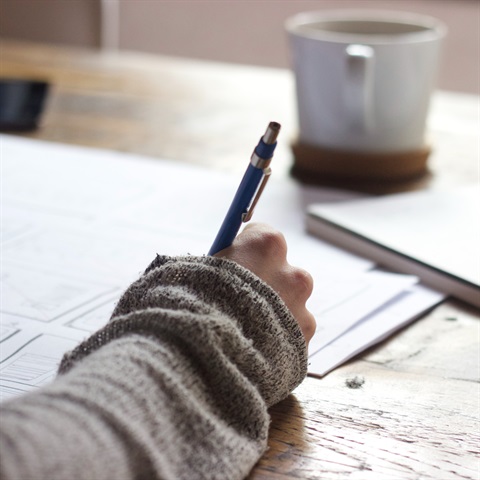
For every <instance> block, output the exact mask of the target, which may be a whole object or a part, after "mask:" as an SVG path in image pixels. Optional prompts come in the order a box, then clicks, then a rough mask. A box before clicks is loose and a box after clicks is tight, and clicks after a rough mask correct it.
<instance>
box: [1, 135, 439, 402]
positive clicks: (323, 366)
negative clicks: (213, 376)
mask: <svg viewBox="0 0 480 480" xmlns="http://www.w3.org/2000/svg"><path fill="white" fill-rule="evenodd" d="M0 149H1V151H0V153H1V162H2V206H1V208H2V211H1V215H2V224H1V244H2V266H1V279H2V287H1V288H2V291H1V294H2V303H1V328H0V342H1V345H2V348H1V352H0V394H1V396H2V398H8V397H11V396H14V395H17V394H20V393H22V392H24V391H27V390H29V389H32V388H36V387H38V386H40V385H43V384H45V383H46V382H48V381H50V380H51V379H52V378H53V377H54V375H55V372H56V368H57V365H58V362H59V361H60V359H61V356H62V354H63V353H64V352H65V351H67V350H70V349H72V348H73V347H74V346H75V345H76V344H77V343H78V342H79V341H81V340H82V339H83V338H85V337H86V336H88V335H89V334H90V333H91V332H94V331H95V330H96V329H98V328H99V327H101V326H102V325H103V324H105V323H106V322H107V321H108V318H109V315H110V313H111V311H112V309H113V307H114V304H115V302H116V301H117V300H118V298H119V296H120V295H121V293H122V291H123V290H124V289H125V288H126V287H127V286H128V285H129V283H130V282H131V281H133V280H135V279H136V278H137V277H138V275H139V274H140V273H141V272H142V271H143V270H144V269H145V267H146V266H147V265H148V264H149V263H150V261H151V260H152V259H153V258H154V257H155V254H157V253H161V254H167V255H176V254H194V255H203V254H205V253H206V252H207V251H208V249H209V247H210V244H211V242H212V241H213V238H214V236H215V235H216V232H217V229H218V228H219V226H220V224H221V222H222V220H223V216H224V215H225V212H226V210H227V208H228V206H229V204H230V201H231V199H232V198H233V195H234V193H235V191H236V188H237V186H238V183H239V181H240V179H239V178H237V177H236V176H232V175H229V174H225V173H221V172H217V171H212V170H207V169H202V168H196V167H193V166H187V165H182V164H178V163H173V162H168V161H162V160H158V159H156V160H153V159H148V158H142V157H139V156H134V155H125V154H121V153H116V152H110V151H100V150H90V149H84V148H79V147H70V146H64V145H59V144H52V143H46V142H39V141H34V140H24V139H19V138H16V137H10V136H5V135H2V136H0ZM240 161H244V162H245V166H246V164H247V162H248V159H244V160H240ZM350 198H352V196H351V195H346V194H345V193H343V192H337V191H332V190H325V189H323V190H316V189H311V188H309V189H305V188H302V187H300V186H299V185H297V184H296V183H295V182H293V181H275V180H272V181H271V182H270V183H269V185H268V188H267V189H266V191H265V192H264V194H263V196H262V200H261V202H260V204H259V206H258V207H257V211H256V212H255V216H254V219H255V221H263V222H266V223H270V224H271V225H273V226H275V227H276V228H278V229H279V230H281V231H282V232H283V233H284V234H285V236H286V238H287V242H288V244H289V255H290V256H289V261H290V263H292V264H297V265H299V266H303V267H304V268H306V269H307V270H308V271H309V272H310V273H311V274H312V275H313V277H314V280H315V284H316V286H315V289H314V293H313V295H312V298H311V299H310V301H309V304H308V306H309V308H310V309H311V311H312V312H313V313H314V314H315V316H316V318H317V324H318V327H317V333H316V335H315V337H314V339H313V341H312V342H311V345H310V360H311V364H310V373H312V374H317V375H324V374H325V373H327V372H328V371H330V370H331V369H333V368H334V367H335V366H337V365H339V364H341V363H343V362H344V361H345V360H346V359H348V358H350V357H352V356H353V355H355V354H356V353H358V352H360V351H362V350H363V349H364V348H366V347H368V346H370V345H371V344H373V343H375V342H377V341H379V340H380V339H382V338H384V337H385V336H387V335H389V334H391V333H392V332H394V331H395V330H397V329H398V328H400V327H401V326H403V325H404V324H406V323H407V322H409V321H411V320H412V319H414V318H416V317H417V316H418V315H419V314H421V313H422V312H424V311H425V310H426V309H428V308H431V307H432V306H433V305H435V304H436V303H438V302H439V301H441V299H442V295H441V294H438V293H436V292H433V291H431V290H428V289H425V288H422V287H420V286H418V285H417V284H416V282H417V279H416V278H415V277H412V276H408V275H396V274H392V273H385V272H380V271H377V270H375V268H374V264H373V263H372V262H371V261H368V260H365V259H363V258H360V257H357V256H354V255H351V254H349V253H347V252H345V251H342V250H340V249H337V248H335V247H333V246H332V245H330V244H328V243H325V242H322V241H320V240H318V239H316V238H313V237H310V236H308V235H307V234H305V233H304V212H305V209H306V206H307V204H309V203H311V202H318V201H339V200H345V199H350Z"/></svg>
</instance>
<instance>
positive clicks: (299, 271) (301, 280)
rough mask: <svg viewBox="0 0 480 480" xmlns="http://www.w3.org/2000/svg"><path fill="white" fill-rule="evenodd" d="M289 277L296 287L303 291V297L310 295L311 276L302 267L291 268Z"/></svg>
mask: <svg viewBox="0 0 480 480" xmlns="http://www.w3.org/2000/svg"><path fill="white" fill-rule="evenodd" d="M291 278H292V282H293V284H294V285H295V286H296V288H297V289H298V290H299V291H301V292H302V293H303V295H304V296H305V297H307V298H308V297H310V295H311V294H312V292H313V277H312V276H311V275H310V274H309V273H308V272H307V271H306V270H304V269H303V268H297V267H295V268H293V269H292V271H291Z"/></svg>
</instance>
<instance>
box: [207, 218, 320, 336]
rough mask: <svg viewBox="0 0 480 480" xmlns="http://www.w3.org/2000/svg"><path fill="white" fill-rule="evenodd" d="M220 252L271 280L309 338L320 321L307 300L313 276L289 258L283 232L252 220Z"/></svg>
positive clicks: (311, 288) (263, 277)
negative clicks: (308, 308)
mask: <svg viewBox="0 0 480 480" xmlns="http://www.w3.org/2000/svg"><path fill="white" fill-rule="evenodd" d="M216 256H219V257H225V258H229V259H230V260H233V261H235V262H237V263H239V264H240V265H242V266H244V267H245V268H248V269H249V270H250V271H252V272H253V273H254V274H256V275H257V276H258V277H260V278H261V279H262V280H263V281H265V282H266V283H267V284H269V285H270V286H271V287H272V288H273V289H274V290H275V291H276V292H277V293H278V294H279V295H280V297H281V298H282V300H283V301H284V302H285V304H286V305H287V307H288V308H289V310H290V311H291V312H292V314H293V316H294V317H295V319H296V320H297V322H298V324H299V326H300V328H301V330H302V332H303V335H304V336H305V340H306V341H307V343H308V342H309V340H310V339H311V338H312V336H313V334H314V332H315V325H316V324H315V319H314V317H313V315H312V314H311V313H310V312H309V311H308V310H307V308H306V305H305V304H306V301H307V300H308V298H309V297H310V295H311V294H312V291H313V279H312V276H311V275H310V274H309V273H308V272H306V271H305V270H303V269H301V268H298V267H294V266H292V265H290V264H289V263H288V262H287V242H286V241H285V237H284V236H283V235H282V234H281V233H280V232H278V231H277V230H275V229H273V228H271V227H269V226H268V225H265V224H260V223H252V224H249V225H247V226H246V227H245V228H244V229H243V231H242V232H241V233H240V234H239V235H238V236H237V238H236V239H235V241H234V242H233V244H232V245H231V246H230V247H228V248H226V249H225V250H222V251H221V252H218V253H217V254H216Z"/></svg>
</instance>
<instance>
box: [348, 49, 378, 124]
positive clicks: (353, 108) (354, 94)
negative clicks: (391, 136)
mask: <svg viewBox="0 0 480 480" xmlns="http://www.w3.org/2000/svg"><path fill="white" fill-rule="evenodd" d="M345 53H346V55H347V80H346V85H345V92H344V93H345V95H344V98H345V106H346V110H347V112H348V115H347V117H348V118H349V122H350V126H351V127H352V128H353V129H355V130H361V131H369V130H371V129H372V128H373V126H374V118H373V67H374V61H375V52H374V50H373V48H372V47H369V46H368V45H355V44H353V45H349V46H348V47H347V48H346V49H345Z"/></svg>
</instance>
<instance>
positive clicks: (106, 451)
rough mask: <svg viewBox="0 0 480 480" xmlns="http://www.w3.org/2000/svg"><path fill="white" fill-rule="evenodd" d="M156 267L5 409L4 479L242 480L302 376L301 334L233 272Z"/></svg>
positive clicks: (230, 268) (252, 281)
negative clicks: (39, 384)
mask: <svg viewBox="0 0 480 480" xmlns="http://www.w3.org/2000/svg"><path fill="white" fill-rule="evenodd" d="M156 267H157V268H154V269H152V270H150V271H149V273H148V274H147V275H145V276H144V277H143V278H142V279H141V280H140V281H139V282H137V283H136V284H134V285H133V286H132V287H131V288H130V289H129V291H127V292H126V294H125V295H124V297H123V298H122V300H121V301H120V302H119V305H118V307H117V309H116V311H115V314H114V319H113V320H112V322H110V324H109V325H108V326H107V327H106V328H105V329H103V330H102V331H100V332H99V333H98V334H96V335H95V336H93V337H91V339H89V340H88V341H87V342H85V343H84V344H83V345H82V346H81V347H80V348H78V349H77V350H76V351H75V352H74V353H73V354H72V355H70V356H68V357H67V358H66V359H65V361H64V363H63V366H62V370H63V371H64V372H65V373H64V374H63V375H61V376H60V378H59V380H58V381H57V382H55V383H54V384H52V385H51V386H49V387H48V388H47V389H45V390H43V392H40V393H37V394H33V395H31V396H27V397H25V398H23V399H21V400H19V401H18V402H17V403H12V404H10V405H9V406H7V415H6V416H5V419H6V421H7V425H6V428H5V425H2V429H4V430H5V432H6V434H5V436H4V443H3V444H2V456H4V457H6V455H10V456H17V460H19V461H7V462H5V468H6V470H5V472H4V475H5V478H19V475H18V473H21V474H22V475H21V476H20V478H36V479H38V478H49V479H52V480H53V479H55V478H70V477H72V478H79V479H80V478H88V479H89V480H91V479H92V478H94V479H97V478H98V479H101V478H119V479H120V478H149V479H152V478H175V479H178V478H205V477H208V478H243V477H244V476H245V475H246V474H247V473H248V471H249V470H250V469H251V467H252V466H253V465H254V463H255V462H256V461H257V459H258V458H259V457H260V455H261V454H262V452H263V451H264V449H265V446H266V439H267V432H268V415H267V407H268V406H269V405H271V404H272V403H275V402H276V401H278V400H280V399H281V398H284V397H285V396H286V395H287V394H288V392H289V391H290V390H291V389H292V388H294V387H295V386H296V385H297V384H298V383H299V382H300V381H301V379H302V378H303V376H304V375H305V369H306V352H305V345H304V343H303V344H302V341H303V340H302V337H301V333H300V332H299V329H298V327H297V326H296V324H295V322H294V320H293V319H292V318H291V315H290V314H289V312H288V311H287V310H286V309H285V307H284V305H283V304H282V302H281V301H280V300H279V299H278V297H277V296H276V295H275V294H274V292H273V291H271V290H270V289H269V288H268V287H266V285H265V284H263V283H262V282H260V281H259V280H258V279H256V277H254V276H253V275H251V274H249V273H248V272H246V271H244V270H243V269H241V268H239V267H237V266H234V265H232V263H231V262H221V261H219V260H215V259H182V260H177V261H174V262H169V261H163V260H161V259H159V260H157V264H156ZM209 285H210V286H209ZM247 299H248V300H247ZM17 416H22V417H23V418H24V420H22V423H20V422H18V421H16V420H18V419H16V417H17ZM45 419H48V420H47V421H45ZM2 423H3V422H2ZM19 436H20V437H24V438H25V442H20V441H19V440H18V437H19ZM30 439H33V440H30ZM42 439H43V440H44V441H42ZM4 445H5V448H6V450H5V449H4ZM22 456H27V457H26V458H27V460H28V461H27V462H25V461H24V462H22V461H20V460H22V458H21V457H22ZM86 465H88V468H86ZM18 468H19V469H20V470H18ZM16 469H17V470H16ZM27 474H28V475H27Z"/></svg>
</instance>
